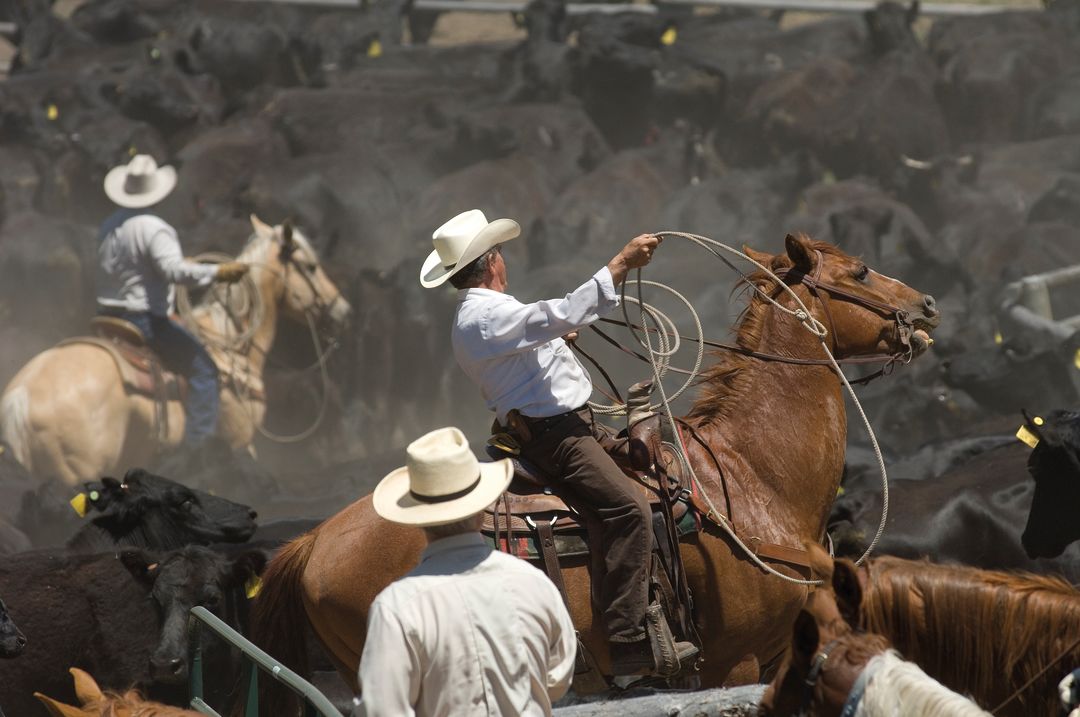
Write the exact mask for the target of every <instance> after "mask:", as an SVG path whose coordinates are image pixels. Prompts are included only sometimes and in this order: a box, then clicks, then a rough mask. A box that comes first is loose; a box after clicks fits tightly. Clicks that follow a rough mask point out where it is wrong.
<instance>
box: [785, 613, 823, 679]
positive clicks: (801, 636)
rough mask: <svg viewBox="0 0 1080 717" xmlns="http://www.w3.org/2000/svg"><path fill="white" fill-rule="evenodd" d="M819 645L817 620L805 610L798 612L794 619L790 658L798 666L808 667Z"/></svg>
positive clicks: (819, 633) (819, 637)
mask: <svg viewBox="0 0 1080 717" xmlns="http://www.w3.org/2000/svg"><path fill="white" fill-rule="evenodd" d="M820 643H821V632H820V631H818V626H817V620H815V619H814V616H813V615H811V614H810V613H809V612H807V611H806V610H800V611H799V616H798V617H797V618H795V628H794V639H793V640H792V641H791V653H792V654H791V656H792V658H793V659H794V660H795V662H796V663H798V664H800V665H803V666H807V665H809V664H810V661H811V660H813V659H814V655H815V654H816V653H817V649H818V645H819V644H820Z"/></svg>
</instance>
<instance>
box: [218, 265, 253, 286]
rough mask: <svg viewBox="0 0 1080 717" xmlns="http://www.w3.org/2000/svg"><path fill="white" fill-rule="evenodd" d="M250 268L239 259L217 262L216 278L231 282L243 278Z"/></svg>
mask: <svg viewBox="0 0 1080 717" xmlns="http://www.w3.org/2000/svg"><path fill="white" fill-rule="evenodd" d="M250 268H251V267H249V266H248V265H247V264H245V263H243V262H240V261H227V262H225V263H224V264H218V270H217V280H218V281H224V282H226V283H229V284H232V283H233V282H237V281H240V280H241V279H242V278H244V275H245V274H247V273H248V269H250Z"/></svg>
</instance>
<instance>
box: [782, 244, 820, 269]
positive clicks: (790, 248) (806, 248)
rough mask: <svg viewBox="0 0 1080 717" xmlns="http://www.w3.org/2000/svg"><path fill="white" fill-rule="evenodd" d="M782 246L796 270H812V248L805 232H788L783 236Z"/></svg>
mask: <svg viewBox="0 0 1080 717" xmlns="http://www.w3.org/2000/svg"><path fill="white" fill-rule="evenodd" d="M784 248H785V249H787V255H788V258H789V259H791V263H792V265H793V266H794V268H795V270H796V271H801V272H802V273H803V274H809V273H811V272H813V270H814V248H813V246H811V244H810V238H809V237H807V236H806V235H805V234H788V235H787V236H786V237H785V238H784Z"/></svg>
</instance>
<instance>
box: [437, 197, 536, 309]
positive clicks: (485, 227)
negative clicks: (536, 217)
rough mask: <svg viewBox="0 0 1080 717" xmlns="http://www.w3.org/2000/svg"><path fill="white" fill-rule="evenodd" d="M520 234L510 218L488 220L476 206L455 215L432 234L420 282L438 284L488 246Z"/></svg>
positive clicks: (516, 224) (518, 228)
mask: <svg viewBox="0 0 1080 717" xmlns="http://www.w3.org/2000/svg"><path fill="white" fill-rule="evenodd" d="M519 234H521V227H520V226H518V223H517V222H515V221H514V220H513V219H496V220H495V221H493V222H489V221H488V220H487V217H485V216H484V213H483V212H482V211H480V210H479V209H470V210H469V211H467V212H462V213H461V214H458V215H457V216H456V217H454V218H453V219H451V220H450V221H448V222H447V223H446V224H443V225H442V226H441V227H439V228H438V229H436V230H435V233H434V234H432V235H431V241H432V243H433V244H434V245H435V251H433V252H431V254H429V255H428V258H427V259H426V260H425V261H424V266H423V268H421V269H420V284H421V285H422V286H424V287H425V288H428V289H431V288H433V287H436V286H439V285H440V284H442V283H443V282H444V281H446V280H447V279H449V278H450V277H451V276H453V275H454V274H456V273H457V272H458V271H460V270H461V269H464V268H465V267H466V266H468V265H469V264H470V263H471V262H472V261H473V260H475V259H476V258H477V257H479V256H480V255H481V254H483V253H484V252H485V251H487V250H488V249H490V248H491V247H493V246H495V245H497V244H502V243H503V242H508V241H510V240H511V239H513V238H514V237H516V236H518V235H519Z"/></svg>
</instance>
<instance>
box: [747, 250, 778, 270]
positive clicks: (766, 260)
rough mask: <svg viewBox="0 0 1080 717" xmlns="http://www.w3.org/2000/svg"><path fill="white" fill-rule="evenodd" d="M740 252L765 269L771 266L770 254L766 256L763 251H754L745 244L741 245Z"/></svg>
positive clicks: (771, 257)
mask: <svg viewBox="0 0 1080 717" xmlns="http://www.w3.org/2000/svg"><path fill="white" fill-rule="evenodd" d="M742 251H743V254H746V255H747V256H748V257H750V258H751V259H753V260H754V261H756V262H757V263H758V264H761V265H762V266H764V267H766V268H767V267H769V266H770V265H771V262H772V260H773V256H772V254H766V253H765V252H763V251H756V250H754V249H752V248H750V247H748V246H747V245H746V244H743V248H742Z"/></svg>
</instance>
